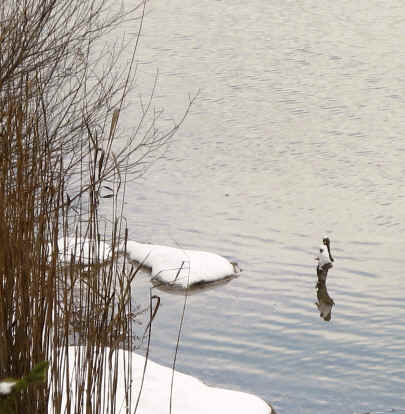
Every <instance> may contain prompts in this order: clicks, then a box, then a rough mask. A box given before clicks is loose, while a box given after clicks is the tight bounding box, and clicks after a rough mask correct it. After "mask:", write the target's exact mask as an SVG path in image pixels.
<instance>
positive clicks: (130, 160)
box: [0, 0, 193, 413]
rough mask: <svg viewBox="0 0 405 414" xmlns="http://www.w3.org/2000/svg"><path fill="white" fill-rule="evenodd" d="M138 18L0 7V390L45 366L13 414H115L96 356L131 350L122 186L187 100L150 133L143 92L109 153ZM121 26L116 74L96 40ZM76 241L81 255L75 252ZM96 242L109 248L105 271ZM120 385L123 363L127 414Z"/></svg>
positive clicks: (167, 134)
mask: <svg viewBox="0 0 405 414" xmlns="http://www.w3.org/2000/svg"><path fill="white" fill-rule="evenodd" d="M145 5H146V1H141V2H140V3H138V4H137V5H135V6H134V7H133V8H132V9H131V10H128V11H125V12H124V11H122V10H121V9H120V10H119V11H114V12H111V10H110V9H109V8H108V7H107V2H106V1H105V0H99V1H96V0H70V1H61V0H21V1H19V2H15V1H13V0H4V1H3V2H1V4H0V146H1V148H0V379H1V378H5V377H14V378H20V377H22V376H24V375H25V374H27V373H28V372H30V370H31V369H32V367H33V366H35V365H36V364H37V363H38V362H41V361H50V362H51V365H50V368H49V379H48V383H47V384H44V385H43V386H35V387H29V388H28V389H27V390H26V391H23V392H21V393H20V394H19V395H18V398H15V399H14V402H13V407H12V409H13V410H14V412H16V413H21V412H24V413H39V412H47V411H48V407H50V412H55V413H59V412H61V407H62V405H61V404H62V395H63V393H65V395H67V400H66V411H64V412H67V413H73V412H74V413H79V412H87V413H91V412H114V411H115V394H116V384H117V376H118V372H117V359H116V357H115V358H112V355H113V354H112V353H110V352H107V351H106V347H109V348H110V349H111V350H114V349H118V348H125V349H131V350H132V349H134V348H136V346H137V340H136V332H135V331H134V318H136V315H137V313H136V309H135V308H134V306H135V305H134V298H135V293H134V292H133V285H132V282H133V280H134V278H135V276H136V274H137V270H138V269H137V268H134V267H133V266H131V265H130V264H129V263H127V261H126V256H125V254H123V252H125V245H126V240H127V238H128V229H127V228H126V225H125V220H124V218H123V217H124V216H123V204H124V198H125V186H126V182H127V180H128V179H129V178H130V177H133V178H137V177H139V176H140V175H142V174H144V173H145V170H146V167H147V166H148V165H149V164H150V162H152V161H153V160H154V159H155V158H157V157H158V155H159V154H160V153H161V151H164V149H165V145H166V144H167V142H168V141H169V140H170V138H171V137H172V136H173V135H174V133H175V132H176V131H177V130H178V128H179V126H180V124H181V123H182V122H183V120H184V117H185V116H186V115H187V113H188V111H189V108H190V105H191V103H192V101H193V100H190V102H189V105H188V106H187V108H186V110H185V113H184V115H183V116H182V117H181V119H180V121H179V122H178V123H176V124H175V125H174V126H172V127H170V128H169V129H166V130H161V129H160V128H159V127H158V121H159V119H158V114H159V113H160V112H159V111H157V110H155V109H154V108H153V95H154V90H155V87H156V84H155V85H154V86H153V90H152V92H151V95H150V97H149V100H148V102H147V103H146V105H143V106H142V107H141V114H140V120H139V124H138V127H137V128H135V131H134V132H133V134H131V136H130V137H127V141H126V143H125V145H120V146H119V147H118V148H119V150H117V146H116V144H115V142H116V141H117V139H119V138H120V129H119V124H120V117H121V114H122V113H123V111H124V110H125V99H126V97H127V95H128V92H129V90H131V88H132V87H133V85H134V70H133V64H134V57H135V54H136V52H137V45H138V41H139V36H140V30H141V27H142V21H143V18H144V12H145ZM128 20H132V21H133V22H134V24H137V25H138V29H139V30H138V32H137V35H136V42H135V45H136V46H135V47H134V49H133V50H132V51H131V56H132V60H131V64H130V67H129V68H127V70H126V71H125V72H122V70H120V66H119V56H120V54H122V53H123V49H124V45H120V44H118V45H117V46H119V47H116V48H114V47H113V48H111V45H110V47H100V44H101V45H102V42H100V41H101V39H103V35H104V34H105V33H107V32H111V31H114V30H116V29H117V28H118V27H119V25H120V24H122V23H123V22H124V21H128ZM115 51H117V52H115ZM107 202H108V203H109V207H108V208H107V210H108V211H109V216H107V217H106V216H105V215H102V214H101V210H102V208H104V210H105V209H106V208H105V203H107ZM71 238H73V239H74V240H76V242H75V243H76V244H77V246H78V248H77V249H76V250H75V249H73V250H75V254H73V255H72V254H71V250H72V247H69V248H67V247H66V246H67V245H68V242H69V240H71ZM83 239H85V240H87V241H88V245H89V246H90V247H88V248H85V249H83V250H82V251H80V248H79V247H80V245H81V244H82V243H81V240H83ZM61 240H64V241H65V243H63V242H61ZM103 242H108V243H109V245H110V246H111V251H110V252H109V255H108V258H105V257H104V255H103V254H102V252H100V250H102V247H103ZM156 309H157V308H156ZM151 315H152V313H151ZM153 317H154V314H153V316H151V319H153ZM150 325H151V323H149V324H148V327H149V329H150ZM72 344H75V345H82V347H81V348H80V355H78V357H77V358H76V359H75V360H74V361H69V364H68V365H66V361H67V348H68V346H69V345H72ZM78 349H79V348H78ZM74 365H76V368H77V372H78V373H79V374H78V377H77V379H76V382H75V390H74V392H75V394H76V398H75V399H71V398H70V396H69V393H67V394H66V390H67V391H69V381H68V379H69V371H70V372H71V369H72V367H73V366H74ZM130 373H131V369H130V361H128V364H127V367H126V369H125V375H127V376H128V381H127V384H128V388H127V390H126V399H127V402H129V401H130V400H131V398H134V397H133V396H131V395H130V387H129V384H130ZM48 400H49V401H50V404H49V405H48Z"/></svg>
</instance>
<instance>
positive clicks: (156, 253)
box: [127, 241, 240, 288]
mask: <svg viewBox="0 0 405 414" xmlns="http://www.w3.org/2000/svg"><path fill="white" fill-rule="evenodd" d="M127 253H128V255H129V257H130V258H131V259H133V260H136V261H137V262H138V263H142V264H143V265H144V266H146V267H149V268H151V271H152V278H153V279H154V281H156V282H161V283H164V284H170V285H172V286H177V287H181V288H187V287H190V286H193V285H195V284H197V283H207V282H215V281H219V280H222V279H225V278H228V277H231V276H234V275H235V274H237V273H238V272H240V269H239V268H238V266H237V265H236V264H232V263H231V262H229V261H228V260H227V259H225V258H224V257H222V256H219V255H218V254H215V253H209V252H202V251H197V250H183V249H178V248H175V247H167V246H160V245H156V244H143V243H138V242H136V241H128V242H127Z"/></svg>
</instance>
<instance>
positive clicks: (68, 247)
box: [49, 237, 111, 264]
mask: <svg viewBox="0 0 405 414" xmlns="http://www.w3.org/2000/svg"><path fill="white" fill-rule="evenodd" d="M58 251H59V260H60V261H61V262H63V263H71V261H72V258H74V261H75V262H76V263H78V262H79V261H80V262H81V263H82V264H89V263H90V262H104V261H106V260H108V259H109V258H110V256H111V246H110V245H109V244H108V243H105V242H103V241H100V242H93V241H91V240H88V239H83V238H77V239H76V238H75V237H66V238H60V239H58ZM49 252H50V253H49V258H50V257H51V255H52V246H51V244H49Z"/></svg>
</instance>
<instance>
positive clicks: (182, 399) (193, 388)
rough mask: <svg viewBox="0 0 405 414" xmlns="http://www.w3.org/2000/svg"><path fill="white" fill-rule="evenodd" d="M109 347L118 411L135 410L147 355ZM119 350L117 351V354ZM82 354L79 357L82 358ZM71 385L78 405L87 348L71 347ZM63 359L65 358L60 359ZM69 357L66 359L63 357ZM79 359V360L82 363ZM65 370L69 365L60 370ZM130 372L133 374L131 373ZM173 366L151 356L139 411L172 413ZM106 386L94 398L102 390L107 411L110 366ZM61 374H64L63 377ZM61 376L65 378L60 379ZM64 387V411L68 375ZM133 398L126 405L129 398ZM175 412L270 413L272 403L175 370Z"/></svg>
mask: <svg viewBox="0 0 405 414" xmlns="http://www.w3.org/2000/svg"><path fill="white" fill-rule="evenodd" d="M109 353H110V350H109V349H108V348H106V349H105V355H106V358H107V361H106V368H107V367H108V358H110V361H115V357H116V356H117V361H118V372H119V373H122V375H121V374H119V375H118V378H117V380H118V382H117V392H116V394H115V397H114V401H115V410H116V412H117V413H118V412H120V413H125V412H127V411H126V409H127V408H128V409H129V412H131V413H132V412H134V410H135V406H136V401H137V397H138V393H139V392H140V390H141V385H142V373H143V369H144V365H145V357H143V356H141V355H137V354H135V353H133V352H129V351H124V350H117V351H114V352H113V353H112V355H109ZM117 354H118V355H117ZM79 355H80V357H81V358H80V359H78V358H79ZM68 357H69V371H68V372H69V375H70V378H69V381H70V384H69V389H70V393H71V404H72V407H75V403H77V402H78V401H76V394H75V390H76V389H77V388H78V387H79V386H80V385H81V384H78V383H77V381H78V379H80V378H82V379H83V381H86V379H87V372H85V371H86V364H85V359H86V348H85V347H74V346H72V347H69V348H68ZM61 360H62V359H61ZM63 360H64V361H66V360H65V359H63ZM79 361H80V363H79ZM128 365H129V366H130V368H129V370H128ZM61 372H66V367H65V368H64V369H62V370H61ZM128 372H130V373H131V374H132V378H129V377H128ZM172 373H173V371H172V369H171V368H167V367H164V366H162V365H159V364H157V363H155V362H153V361H151V360H148V361H147V365H146V372H145V378H144V380H143V385H142V393H141V397H140V400H139V405H138V407H137V410H136V414H169V413H170V391H171V381H172ZM104 374H105V376H104V378H103V382H104V384H103V386H102V387H101V388H100V389H99V390H97V389H96V388H95V389H94V391H93V393H92V398H93V399H94V400H96V399H97V395H96V394H97V392H100V393H103V395H102V396H101V399H100V400H101V405H102V406H101V407H100V412H107V411H106V410H107V409H108V407H106V406H104V404H106V403H107V401H108V396H105V395H104V392H105V390H108V389H110V388H109V387H110V386H112V384H111V381H112V377H110V376H109V373H108V370H107V369H105V370H104ZM61 378H62V377H61ZM61 380H62V379H61ZM63 381H64V383H63V384H62V385H61V387H62V390H63V391H62V392H63V396H62V406H61V412H64V410H65V408H66V403H67V401H66V391H67V388H66V387H67V386H66V378H63ZM86 388H87V387H86V384H84V394H86ZM127 390H128V391H129V390H130V391H131V398H130V399H126V391H127ZM49 401H50V403H49V409H48V412H49V413H52V409H51V407H52V403H51V402H52V394H51V395H50V398H49ZM128 401H130V403H129V404H128V407H127V402H128ZM171 412H172V413H174V414H224V413H232V414H247V413H249V414H271V413H272V409H271V407H270V406H269V405H268V404H267V403H266V402H265V401H264V400H262V399H261V398H259V397H257V396H255V395H252V394H248V393H245V392H240V391H231V390H225V389H222V388H215V387H210V386H207V385H205V384H204V383H203V382H202V381H200V380H198V379H197V378H194V377H192V376H190V375H186V374H182V373H180V372H178V371H174V381H173V394H172V410H171Z"/></svg>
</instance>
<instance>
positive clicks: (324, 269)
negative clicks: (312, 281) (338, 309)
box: [315, 237, 335, 321]
mask: <svg viewBox="0 0 405 414" xmlns="http://www.w3.org/2000/svg"><path fill="white" fill-rule="evenodd" d="M322 243H323V244H322V245H321V246H320V247H319V254H318V256H317V257H316V260H317V261H318V265H317V266H316V274H317V276H318V282H317V284H316V288H317V292H316V296H317V298H318V301H317V302H316V303H315V305H316V307H317V308H318V310H319V316H320V317H321V318H323V319H324V320H325V321H330V320H331V318H332V307H333V305H334V304H335V302H334V301H333V299H332V298H331V297H330V296H329V293H328V289H327V288H326V277H327V276H328V271H329V269H331V268H332V267H333V264H332V262H333V261H334V260H333V257H332V254H331V251H330V240H329V238H328V237H325V238H324V239H323V240H322Z"/></svg>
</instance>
